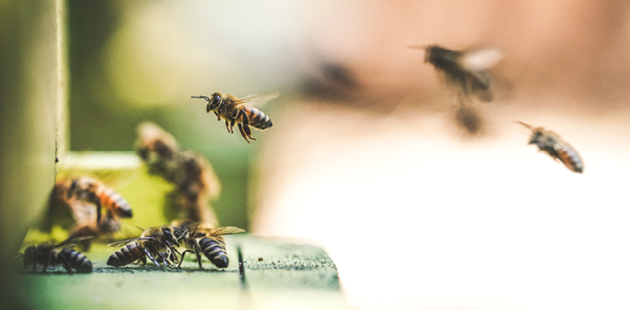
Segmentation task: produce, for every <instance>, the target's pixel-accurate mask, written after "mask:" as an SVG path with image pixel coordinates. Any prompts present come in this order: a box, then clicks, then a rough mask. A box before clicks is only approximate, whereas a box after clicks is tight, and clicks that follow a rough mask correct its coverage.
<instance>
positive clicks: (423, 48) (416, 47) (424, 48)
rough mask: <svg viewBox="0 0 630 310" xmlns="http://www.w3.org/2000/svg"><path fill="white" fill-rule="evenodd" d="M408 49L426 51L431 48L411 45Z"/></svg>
mask: <svg viewBox="0 0 630 310" xmlns="http://www.w3.org/2000/svg"><path fill="white" fill-rule="evenodd" d="M408 47H409V48H411V49H415V50H426V49H427V47H429V46H428V45H410V46H408Z"/></svg>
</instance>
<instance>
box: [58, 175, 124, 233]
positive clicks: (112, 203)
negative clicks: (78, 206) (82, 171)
mask: <svg viewBox="0 0 630 310" xmlns="http://www.w3.org/2000/svg"><path fill="white" fill-rule="evenodd" d="M55 187H56V189H55V190H53V192H56V193H60V192H61V193H63V192H65V196H66V197H65V199H66V200H70V199H72V198H74V199H76V200H80V201H85V202H89V203H93V204H94V205H96V223H97V224H98V223H100V221H101V208H102V207H105V208H106V209H107V210H109V211H111V212H112V213H113V214H114V215H116V216H118V217H122V218H130V217H132V216H133V213H132V212H131V206H129V203H128V202H127V200H125V198H123V197H122V196H121V195H120V194H118V193H116V192H115V191H114V190H113V189H111V188H110V187H108V186H107V185H105V183H103V182H100V181H97V180H95V179H93V178H90V177H85V176H84V177H79V178H71V179H65V180H61V181H59V182H58V183H57V184H55Z"/></svg>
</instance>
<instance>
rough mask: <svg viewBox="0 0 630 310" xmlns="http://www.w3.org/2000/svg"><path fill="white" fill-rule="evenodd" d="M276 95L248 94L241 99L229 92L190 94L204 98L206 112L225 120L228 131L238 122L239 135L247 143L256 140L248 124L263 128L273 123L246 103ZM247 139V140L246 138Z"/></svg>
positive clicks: (266, 99) (232, 131) (231, 131)
mask: <svg viewBox="0 0 630 310" xmlns="http://www.w3.org/2000/svg"><path fill="white" fill-rule="evenodd" d="M276 97H278V95H270V96H261V97H259V96H250V97H246V98H242V99H238V98H236V97H234V96H232V95H229V94H222V93H213V94H212V95H210V97H208V96H191V97H190V98H203V99H206V101H207V102H208V104H207V105H206V112H208V113H210V111H212V112H214V115H216V116H217V120H219V121H220V120H221V119H223V120H225V127H226V128H227V130H228V132H229V133H234V124H238V130H239V131H240V132H241V135H242V136H243V138H244V139H245V141H247V143H249V140H256V139H254V138H252V131H251V130H250V129H249V126H252V127H254V128H256V129H260V130H265V129H267V128H269V127H271V126H273V123H272V122H271V119H270V118H269V116H267V115H266V114H265V113H263V112H262V111H260V110H258V109H256V108H254V107H252V106H250V105H247V103H253V102H258V103H262V102H264V101H268V100H271V99H273V98H276ZM248 139H249V140H248Z"/></svg>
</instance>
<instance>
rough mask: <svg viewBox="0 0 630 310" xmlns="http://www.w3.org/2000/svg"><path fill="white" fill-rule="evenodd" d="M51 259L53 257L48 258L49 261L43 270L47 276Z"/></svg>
mask: <svg viewBox="0 0 630 310" xmlns="http://www.w3.org/2000/svg"><path fill="white" fill-rule="evenodd" d="M51 259H52V256H48V260H47V261H46V263H45V264H44V269H42V272H43V273H45V274H48V265H49V264H50V260H51Z"/></svg>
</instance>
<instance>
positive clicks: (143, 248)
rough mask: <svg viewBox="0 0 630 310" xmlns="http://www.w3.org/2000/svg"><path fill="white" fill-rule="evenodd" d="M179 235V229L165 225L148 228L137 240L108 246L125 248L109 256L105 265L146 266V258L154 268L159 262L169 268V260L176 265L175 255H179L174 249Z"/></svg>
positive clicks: (177, 244)
mask: <svg viewBox="0 0 630 310" xmlns="http://www.w3.org/2000/svg"><path fill="white" fill-rule="evenodd" d="M181 235H182V231H181V230H180V229H179V228H177V227H171V226H166V225H165V226H161V227H150V228H148V229H146V230H145V231H143V232H142V234H141V235H140V237H139V238H133V239H128V240H123V241H119V242H114V243H110V244H108V245H109V246H121V245H125V246H124V247H122V248H121V249H120V250H118V251H116V252H114V253H113V254H112V255H110V256H109V259H108V260H107V265H109V266H114V267H122V266H125V265H129V264H131V263H134V262H137V263H139V262H142V265H146V263H147V257H148V258H149V260H150V261H151V262H153V263H154V264H155V265H156V266H160V267H161V266H162V265H160V263H159V262H160V261H161V262H163V263H164V265H166V266H170V264H171V262H169V259H170V260H173V262H174V263H177V256H176V255H175V253H177V254H180V253H179V252H178V251H177V250H176V249H175V247H176V246H177V247H178V246H179V239H180V238H181Z"/></svg>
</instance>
